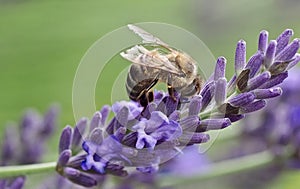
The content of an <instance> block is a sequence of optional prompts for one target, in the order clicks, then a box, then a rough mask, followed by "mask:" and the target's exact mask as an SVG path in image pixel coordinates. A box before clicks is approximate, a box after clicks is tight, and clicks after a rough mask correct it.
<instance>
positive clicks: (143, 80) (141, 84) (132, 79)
mask: <svg viewBox="0 0 300 189" xmlns="http://www.w3.org/2000/svg"><path fill="white" fill-rule="evenodd" d="M157 82H158V79H157V78H154V77H149V76H148V75H147V74H145V70H143V67H142V66H138V65H132V66H131V67H130V70H129V72H128V75H127V80H126V90H127V94H128V96H129V98H130V99H131V100H134V101H138V100H140V98H141V96H142V95H145V94H146V93H147V92H148V91H149V90H150V89H151V88H152V87H153V86H154V85H155V84H156V83H157Z"/></svg>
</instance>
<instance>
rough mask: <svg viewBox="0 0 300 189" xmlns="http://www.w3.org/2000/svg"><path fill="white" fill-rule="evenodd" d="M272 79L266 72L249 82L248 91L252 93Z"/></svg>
mask: <svg viewBox="0 0 300 189" xmlns="http://www.w3.org/2000/svg"><path fill="white" fill-rule="evenodd" d="M270 78H271V73H270V72H268V71H266V72H264V73H262V74H260V75H258V76H256V77H254V78H252V79H250V80H249V81H248V85H247V89H246V91H251V90H253V89H256V88H258V87H260V86H261V85H262V84H264V83H265V82H267V81H268V80H269V79H270Z"/></svg>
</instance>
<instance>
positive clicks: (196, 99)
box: [189, 95, 202, 116]
mask: <svg viewBox="0 0 300 189" xmlns="http://www.w3.org/2000/svg"><path fill="white" fill-rule="evenodd" d="M201 106H202V97H201V96H198V95H196V96H193V97H192V99H191V102H190V105H189V115H190V116H191V115H198V114H199V113H200V110H201Z"/></svg>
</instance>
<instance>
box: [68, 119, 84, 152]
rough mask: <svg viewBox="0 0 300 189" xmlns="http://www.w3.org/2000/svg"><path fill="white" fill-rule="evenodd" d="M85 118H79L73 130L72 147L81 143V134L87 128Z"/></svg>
mask: <svg viewBox="0 0 300 189" xmlns="http://www.w3.org/2000/svg"><path fill="white" fill-rule="evenodd" d="M87 121H88V120H87V118H81V119H80V120H79V121H78V122H77V124H76V126H75V128H74V131H73V137H72V149H76V148H78V147H79V146H80V145H81V144H80V143H81V141H82V139H83V136H82V135H83V134H84V132H85V130H86V128H87Z"/></svg>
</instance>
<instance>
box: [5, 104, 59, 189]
mask: <svg viewBox="0 0 300 189" xmlns="http://www.w3.org/2000/svg"><path fill="white" fill-rule="evenodd" d="M58 111H59V110H58V108H57V107H56V106H52V107H50V108H49V110H48V111H47V112H46V114H45V115H44V116H41V115H40V114H39V113H37V112H36V111H34V110H28V111H26V112H25V114H24V116H23V117H22V119H21V121H20V124H19V126H18V128H17V126H16V125H12V124H10V125H8V126H7V127H6V128H5V133H4V141H3V143H2V148H1V149H2V152H1V156H0V164H1V166H7V165H23V164H31V163H38V162H40V160H41V158H42V155H43V153H44V151H45V144H46V141H47V139H48V138H49V137H51V135H52V134H53V132H54V129H55V128H56V124H57V114H58ZM24 182H25V177H24V176H19V177H16V178H9V179H0V188H7V189H21V188H22V187H23V185H24Z"/></svg>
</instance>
